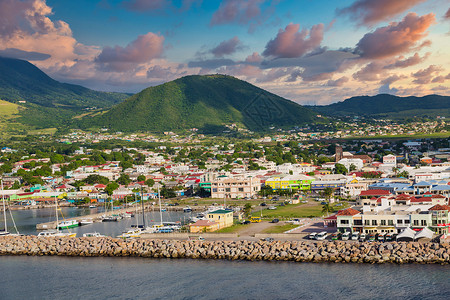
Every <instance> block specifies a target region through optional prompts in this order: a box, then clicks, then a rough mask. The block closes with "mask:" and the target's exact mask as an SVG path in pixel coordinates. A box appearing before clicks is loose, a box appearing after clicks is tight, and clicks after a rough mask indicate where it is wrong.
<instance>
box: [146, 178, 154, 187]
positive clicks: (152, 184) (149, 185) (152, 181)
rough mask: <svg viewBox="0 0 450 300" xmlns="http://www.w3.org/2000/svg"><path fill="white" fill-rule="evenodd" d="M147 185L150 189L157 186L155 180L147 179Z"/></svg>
mask: <svg viewBox="0 0 450 300" xmlns="http://www.w3.org/2000/svg"><path fill="white" fill-rule="evenodd" d="M145 184H146V185H147V186H148V187H152V186H154V185H155V181H154V180H153V179H151V178H150V179H147V180H146V181H145Z"/></svg>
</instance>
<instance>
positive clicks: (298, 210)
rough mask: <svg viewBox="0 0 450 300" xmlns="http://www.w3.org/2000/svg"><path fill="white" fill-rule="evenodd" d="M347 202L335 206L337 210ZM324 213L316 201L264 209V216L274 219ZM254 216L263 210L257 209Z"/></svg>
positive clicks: (304, 216) (257, 215)
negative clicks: (310, 203) (311, 203)
mask: <svg viewBox="0 0 450 300" xmlns="http://www.w3.org/2000/svg"><path fill="white" fill-rule="evenodd" d="M346 207H347V204H344V205H343V206H335V207H334V208H335V210H336V211H337V210H340V209H343V208H346ZM323 215H324V213H323V212H322V205H320V204H319V203H314V205H312V206H311V205H304V204H287V205H286V206H277V209H274V210H269V209H264V210H263V211H262V217H263V219H265V220H272V219H275V218H277V219H280V220H286V219H293V218H314V217H322V216H323ZM252 216H255V217H259V216H261V211H255V212H253V213H252Z"/></svg>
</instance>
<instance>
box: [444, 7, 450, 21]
mask: <svg viewBox="0 0 450 300" xmlns="http://www.w3.org/2000/svg"><path fill="white" fill-rule="evenodd" d="M444 18H445V19H446V20H450V8H449V9H448V10H447V12H446V13H445V15H444Z"/></svg>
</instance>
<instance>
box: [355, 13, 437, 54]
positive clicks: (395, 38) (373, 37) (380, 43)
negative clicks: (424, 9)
mask: <svg viewBox="0 0 450 300" xmlns="http://www.w3.org/2000/svg"><path fill="white" fill-rule="evenodd" d="M434 22H435V17H434V14H432V13H430V14H428V15H424V16H418V15H417V14H415V13H409V14H408V15H407V16H405V18H404V19H403V20H402V21H401V22H398V23H397V22H392V23H390V24H389V25H388V26H385V27H380V28H378V29H376V30H375V31H374V32H370V33H367V34H365V35H364V36H363V38H362V39H361V40H360V41H359V42H358V44H357V45H356V51H357V52H358V53H360V54H361V57H362V58H370V59H379V58H385V57H390V56H394V55H399V54H402V53H407V52H410V51H412V50H418V48H421V47H424V46H426V45H429V44H428V43H422V44H421V45H417V42H418V41H419V40H421V39H423V38H424V37H426V36H427V32H426V30H427V29H428V27H430V26H431V24H433V23H434Z"/></svg>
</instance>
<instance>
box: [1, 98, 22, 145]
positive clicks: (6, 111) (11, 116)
mask: <svg viewBox="0 0 450 300" xmlns="http://www.w3.org/2000/svg"><path fill="white" fill-rule="evenodd" d="M19 109H20V106H19V105H17V104H14V103H11V102H7V101H3V100H0V138H8V137H9V136H11V135H22V134H26V131H27V129H28V127H27V126H25V125H23V124H21V123H18V122H17V121H15V119H16V118H17V117H18V116H19Z"/></svg>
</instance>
